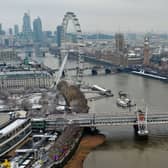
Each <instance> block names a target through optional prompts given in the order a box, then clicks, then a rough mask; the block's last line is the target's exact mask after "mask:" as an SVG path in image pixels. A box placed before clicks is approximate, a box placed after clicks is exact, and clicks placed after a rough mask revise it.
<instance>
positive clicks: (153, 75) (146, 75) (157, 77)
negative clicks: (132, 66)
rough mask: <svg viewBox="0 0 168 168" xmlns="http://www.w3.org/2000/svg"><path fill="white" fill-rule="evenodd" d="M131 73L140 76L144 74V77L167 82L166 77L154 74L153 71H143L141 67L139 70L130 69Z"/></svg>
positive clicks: (167, 78)
mask: <svg viewBox="0 0 168 168" xmlns="http://www.w3.org/2000/svg"><path fill="white" fill-rule="evenodd" d="M131 73H132V74H135V75H140V76H144V77H148V78H153V79H158V80H162V81H165V82H168V77H165V76H160V75H158V74H154V73H150V72H145V70H143V69H142V70H140V71H131Z"/></svg>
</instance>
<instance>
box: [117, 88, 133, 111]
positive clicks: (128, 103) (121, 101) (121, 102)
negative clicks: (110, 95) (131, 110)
mask: <svg viewBox="0 0 168 168" xmlns="http://www.w3.org/2000/svg"><path fill="white" fill-rule="evenodd" d="M118 95H119V97H118V98H117V101H116V103H117V105H118V106H119V107H123V108H127V107H133V106H135V105H136V104H135V103H134V102H133V101H132V100H131V99H130V98H129V96H128V94H127V93H124V92H122V91H120V92H119V93H118Z"/></svg>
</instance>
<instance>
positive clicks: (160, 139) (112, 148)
mask: <svg viewBox="0 0 168 168" xmlns="http://www.w3.org/2000/svg"><path fill="white" fill-rule="evenodd" d="M52 59H53V60H52ZM54 60H55V58H47V57H46V58H45V59H44V62H46V63H47V64H48V65H50V64H52V66H55V65H56V64H57V65H58V63H56V64H55V63H54ZM70 64H71V63H70ZM84 81H85V82H87V83H90V84H97V85H100V86H102V87H105V88H108V89H111V90H112V92H113V93H114V97H113V98H108V99H102V100H98V101H96V102H92V103H90V113H112V114H116V115H117V114H118V113H120V114H121V113H124V114H126V113H128V114H129V113H131V112H130V111H128V110H123V109H120V108H118V107H117V106H116V98H117V97H118V92H119V91H120V90H123V91H125V92H127V93H129V94H130V95H131V97H132V98H133V99H134V100H135V102H136V104H137V105H138V107H140V108H141V107H143V106H144V104H146V105H147V107H148V113H166V112H167V113H168V84H166V83H163V82H161V81H158V80H154V79H146V78H143V77H140V76H135V75H130V74H124V73H121V74H113V75H108V76H105V75H100V76H86V77H84ZM133 111H134V109H132V112H133ZM98 129H99V130H100V133H102V134H104V135H105V136H106V142H105V143H104V144H103V145H101V146H99V147H97V148H96V149H95V150H93V151H92V152H91V153H90V154H89V155H88V156H87V159H86V160H85V161H84V168H102V167H104V168H135V167H136V168H167V167H168V125H156V126H148V129H149V140H148V141H145V142H144V141H137V140H135V138H134V131H133V128H132V127H131V126H124V127H122V126H117V127H107V126H106V127H99V128H98Z"/></svg>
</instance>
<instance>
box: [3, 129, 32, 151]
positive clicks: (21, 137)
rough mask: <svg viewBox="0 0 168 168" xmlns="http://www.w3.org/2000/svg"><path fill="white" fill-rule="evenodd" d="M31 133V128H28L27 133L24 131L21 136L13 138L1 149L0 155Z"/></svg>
mask: <svg viewBox="0 0 168 168" xmlns="http://www.w3.org/2000/svg"><path fill="white" fill-rule="evenodd" d="M30 132H31V127H28V128H27V129H26V130H25V131H23V132H22V133H21V134H19V135H18V136H16V137H15V138H13V139H12V140H11V141H9V142H7V143H5V144H4V145H3V146H1V147H0V154H2V153H3V152H5V151H7V150H8V149H10V148H11V147H12V146H14V145H15V144H17V143H18V142H19V141H21V140H22V139H23V138H24V137H25V136H26V135H27V134H28V133H30Z"/></svg>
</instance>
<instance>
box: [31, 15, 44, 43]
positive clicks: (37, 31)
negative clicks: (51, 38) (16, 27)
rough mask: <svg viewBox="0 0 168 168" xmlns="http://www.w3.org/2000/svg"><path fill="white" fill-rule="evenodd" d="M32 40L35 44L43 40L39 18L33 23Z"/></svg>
mask: <svg viewBox="0 0 168 168" xmlns="http://www.w3.org/2000/svg"><path fill="white" fill-rule="evenodd" d="M33 39H34V41H35V42H41V41H42V40H43V31H42V22H41V19H40V18H39V17H38V18H36V19H34V21H33Z"/></svg>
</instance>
